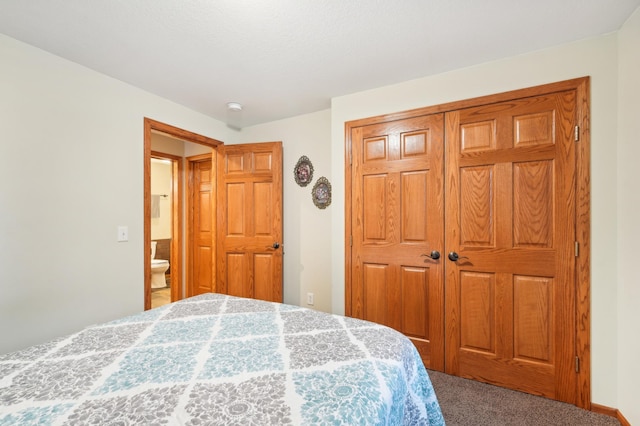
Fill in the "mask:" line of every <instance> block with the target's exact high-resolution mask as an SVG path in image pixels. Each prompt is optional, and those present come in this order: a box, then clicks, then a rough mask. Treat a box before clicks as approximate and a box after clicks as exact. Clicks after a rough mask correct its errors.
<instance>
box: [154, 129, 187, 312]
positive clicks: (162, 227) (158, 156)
mask: <svg viewBox="0 0 640 426" xmlns="http://www.w3.org/2000/svg"><path fill="white" fill-rule="evenodd" d="M154 136H155V135H154ZM152 142H153V141H152ZM152 144H153V143H152ZM182 176H183V172H182V159H181V157H179V156H176V155H171V154H167V153H164V152H158V151H151V307H152V308H157V307H159V306H162V305H166V304H168V303H170V302H173V301H176V300H179V299H180V298H181V293H182V292H181V289H182V279H181V278H182V277H181V265H182V250H180V247H181V244H180V241H181V231H180V229H181V223H182V195H181V192H182V191H181V188H182V185H183V183H182V181H183V178H182Z"/></svg>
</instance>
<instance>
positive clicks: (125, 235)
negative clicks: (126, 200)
mask: <svg viewBox="0 0 640 426" xmlns="http://www.w3.org/2000/svg"><path fill="white" fill-rule="evenodd" d="M124 241H129V227H128V226H118V242H124Z"/></svg>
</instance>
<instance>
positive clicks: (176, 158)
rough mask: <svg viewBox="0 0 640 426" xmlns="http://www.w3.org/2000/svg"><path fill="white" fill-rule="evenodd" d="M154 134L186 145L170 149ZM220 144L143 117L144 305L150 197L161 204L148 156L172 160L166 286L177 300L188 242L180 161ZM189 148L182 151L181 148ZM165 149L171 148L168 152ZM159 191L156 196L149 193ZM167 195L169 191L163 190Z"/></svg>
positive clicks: (147, 302) (148, 296) (147, 303)
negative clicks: (160, 144) (153, 187)
mask: <svg viewBox="0 0 640 426" xmlns="http://www.w3.org/2000/svg"><path fill="white" fill-rule="evenodd" d="M158 136H161V137H164V138H166V139H173V140H174V141H180V142H181V143H182V145H183V146H184V147H186V148H184V149H183V152H182V153H178V154H176V153H173V152H172V151H171V150H170V149H163V148H158V147H157V146H158V145H155V144H153V148H152V141H153V139H154V138H157V137H158ZM219 145H222V142H221V141H218V140H215V139H211V138H208V137H205V136H202V135H198V134H196V133H192V132H189V131H186V130H183V129H180V128H178V127H174V126H171V125H168V124H164V123H161V122H158V121H155V120H151V119H149V118H145V119H144V309H145V310H147V309H151V308H152V307H155V306H152V288H151V287H152V286H151V281H152V277H151V246H152V244H151V241H152V232H151V223H152V217H151V216H152V214H151V213H152V200H154V199H155V200H156V201H155V202H154V204H158V203H159V204H160V205H162V202H163V200H164V197H161V196H162V195H163V193H160V194H158V193H152V190H151V160H152V158H153V157H156V158H164V159H168V160H171V161H172V164H173V167H174V169H173V172H172V174H173V175H174V176H177V177H176V179H173V186H172V188H173V189H172V191H173V198H172V199H173V201H172V203H171V204H172V209H173V210H172V219H171V222H172V232H171V234H172V235H171V245H170V255H169V257H170V259H169V277H168V278H169V280H168V281H169V287H170V288H171V290H170V293H171V301H176V300H180V299H182V298H183V297H184V294H185V292H184V286H185V282H184V269H183V264H184V263H183V262H184V255H183V254H184V244H188V238H187V237H188V235H187V233H186V232H185V226H184V221H183V217H184V211H183V210H184V208H183V204H182V203H183V194H184V193H185V192H184V191H185V190H186V189H185V188H186V185H187V184H188V183H187V182H186V180H185V178H184V171H183V168H182V167H183V163H184V157H185V156H186V155H194V154H196V152H193V151H194V150H198V149H199V150H200V151H205V152H210V153H211V152H212V151H214V150H215V149H216V147H218V146H219ZM185 150H186V151H189V152H184V151H185ZM168 152H171V153H170V154H168ZM153 195H156V196H158V195H160V197H153ZM166 195H169V194H166ZM167 198H168V197H167Z"/></svg>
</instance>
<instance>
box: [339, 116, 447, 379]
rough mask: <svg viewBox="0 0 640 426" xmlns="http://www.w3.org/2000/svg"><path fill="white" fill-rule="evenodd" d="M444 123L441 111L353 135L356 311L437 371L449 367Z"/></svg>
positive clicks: (353, 303) (353, 304) (353, 288)
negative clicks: (403, 338)
mask: <svg viewBox="0 0 640 426" xmlns="http://www.w3.org/2000/svg"><path fill="white" fill-rule="evenodd" d="M443 125H444V120H443V115H442V114H435V115H426V116H421V117H415V118H410V119H406V120H397V121H391V122H385V123H380V124H371V125H367V126H362V127H356V128H354V129H352V134H351V141H352V148H353V151H352V163H353V167H352V174H353V175H352V182H353V184H352V194H351V200H352V201H353V212H352V222H351V223H352V226H353V228H352V231H353V234H352V235H353V237H352V240H353V246H352V259H353V260H352V265H353V269H352V276H351V282H352V286H351V295H350V300H351V306H350V307H349V308H350V315H352V316H354V317H357V318H363V319H366V320H370V321H374V322H377V323H380V324H385V325H388V326H390V327H392V328H395V329H396V330H398V331H400V332H402V333H404V334H405V335H407V336H408V337H410V338H411V339H412V341H413V342H414V343H415V345H416V347H417V348H418V350H419V352H420V355H421V356H422V358H423V360H424V362H425V365H426V366H427V367H429V368H432V369H437V370H442V369H443V368H444V352H443V351H444V329H443V307H444V291H443V269H442V268H443V258H442V257H440V258H438V254H439V252H441V251H442V250H443V249H444V236H443V212H444V210H443V208H444V205H443V150H444V148H443V141H444V136H443ZM432 253H433V254H432Z"/></svg>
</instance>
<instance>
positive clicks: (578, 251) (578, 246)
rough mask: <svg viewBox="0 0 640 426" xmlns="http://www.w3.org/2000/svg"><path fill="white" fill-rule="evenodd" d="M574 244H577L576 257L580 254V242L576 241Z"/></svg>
mask: <svg viewBox="0 0 640 426" xmlns="http://www.w3.org/2000/svg"><path fill="white" fill-rule="evenodd" d="M574 246H575V255H576V257H578V256H580V243H579V242H577V241H575V242H574Z"/></svg>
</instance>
